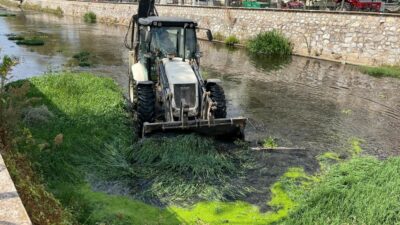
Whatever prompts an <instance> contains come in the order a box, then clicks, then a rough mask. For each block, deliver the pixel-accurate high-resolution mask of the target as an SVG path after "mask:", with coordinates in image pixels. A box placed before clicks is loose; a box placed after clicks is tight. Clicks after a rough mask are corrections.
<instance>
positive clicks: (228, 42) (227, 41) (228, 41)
mask: <svg viewBox="0 0 400 225" xmlns="http://www.w3.org/2000/svg"><path fill="white" fill-rule="evenodd" d="M224 42H225V44H226V45H231V46H232V45H235V44H238V43H239V39H238V38H237V37H236V36H235V35H229V36H228V37H227V38H225V41H224Z"/></svg>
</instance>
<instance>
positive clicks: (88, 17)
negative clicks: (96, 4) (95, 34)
mask: <svg viewBox="0 0 400 225" xmlns="http://www.w3.org/2000/svg"><path fill="white" fill-rule="evenodd" d="M83 20H84V21H85V22H87V23H96V14H95V13H94V12H87V13H85V15H83Z"/></svg>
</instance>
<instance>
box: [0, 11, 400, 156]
mask: <svg viewBox="0 0 400 225" xmlns="http://www.w3.org/2000/svg"><path fill="white" fill-rule="evenodd" d="M22 32H41V33H44V34H45V36H46V44H45V45H44V46H38V47H25V46H17V45H16V44H15V43H14V42H12V41H9V40H7V37H6V36H5V34H8V33H17V34H18V33H22ZM125 32H126V28H125V27H120V26H113V25H108V26H107V25H103V24H85V23H83V22H82V21H81V19H80V18H70V17H61V18H60V17H56V16H50V15H43V14H34V13H21V14H19V15H18V16H17V17H16V18H0V46H1V49H2V50H1V52H0V54H1V55H4V54H8V55H13V56H15V57H18V58H19V59H20V64H18V65H17V66H16V67H15V69H14V70H13V72H12V75H13V78H12V79H14V80H16V79H23V78H26V77H31V76H36V75H40V74H43V73H45V72H49V71H58V70H73V71H76V70H77V71H81V70H83V71H90V72H93V73H96V74H98V75H100V76H108V77H112V78H113V79H115V80H116V81H117V82H118V83H119V84H120V85H121V86H122V87H123V88H125V87H126V86H127V76H126V72H127V57H126V56H127V54H126V52H127V51H126V49H125V48H124V46H123V36H124V34H125ZM201 48H202V51H203V52H204V57H203V58H202V61H201V62H202V68H203V72H204V75H205V76H206V77H216V78H220V79H221V80H222V81H223V84H222V85H223V87H224V89H225V92H226V96H227V99H228V109H229V112H228V114H229V116H238V115H243V116H246V117H248V118H249V124H248V127H247V129H246V137H247V139H248V140H260V139H263V138H265V137H268V136H271V137H275V138H276V139H277V142H278V144H279V145H282V146H289V147H294V146H297V147H303V148H307V149H309V150H311V151H312V152H314V153H316V154H318V153H321V152H325V151H336V152H342V151H345V150H346V149H348V148H349V147H350V144H349V143H350V141H351V140H352V139H361V140H363V141H362V144H361V145H362V148H363V149H364V150H365V152H366V153H369V154H373V155H377V156H380V157H385V156H388V155H398V154H399V153H400V92H399V90H400V79H393V78H382V79H378V78H374V77H370V76H368V75H364V74H362V73H360V72H358V70H357V68H355V67H352V66H347V65H341V64H338V63H332V62H327V61H321V60H314V59H308V58H303V57H292V58H291V59H287V60H278V59H270V58H265V57H264V58H261V57H254V56H251V55H249V54H248V53H247V52H246V51H245V50H241V49H237V50H229V49H227V48H225V47H223V46H221V45H217V44H211V43H207V42H202V43H201ZM82 50H85V51H88V52H91V53H92V54H93V55H94V56H95V57H94V61H95V65H94V66H93V67H90V68H86V69H84V68H79V67H74V66H70V65H69V63H68V62H69V61H70V60H71V58H72V56H73V55H74V54H76V53H78V52H79V51H82Z"/></svg>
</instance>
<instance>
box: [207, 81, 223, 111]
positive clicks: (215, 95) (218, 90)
mask: <svg viewBox="0 0 400 225" xmlns="http://www.w3.org/2000/svg"><path fill="white" fill-rule="evenodd" d="M207 91H209V92H210V98H211V99H212V100H213V101H214V102H216V103H217V109H216V110H215V111H214V117H215V118H225V117H226V100H225V93H224V89H223V88H222V87H221V86H220V85H219V84H215V83H210V84H207Z"/></svg>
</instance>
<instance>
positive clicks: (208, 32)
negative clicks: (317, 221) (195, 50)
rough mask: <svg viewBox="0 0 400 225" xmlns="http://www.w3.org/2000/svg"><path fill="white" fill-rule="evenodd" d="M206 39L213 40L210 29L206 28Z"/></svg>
mask: <svg viewBox="0 0 400 225" xmlns="http://www.w3.org/2000/svg"><path fill="white" fill-rule="evenodd" d="M206 33H207V39H208V40H209V41H212V40H213V35H212V33H211V30H207V32H206Z"/></svg>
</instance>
